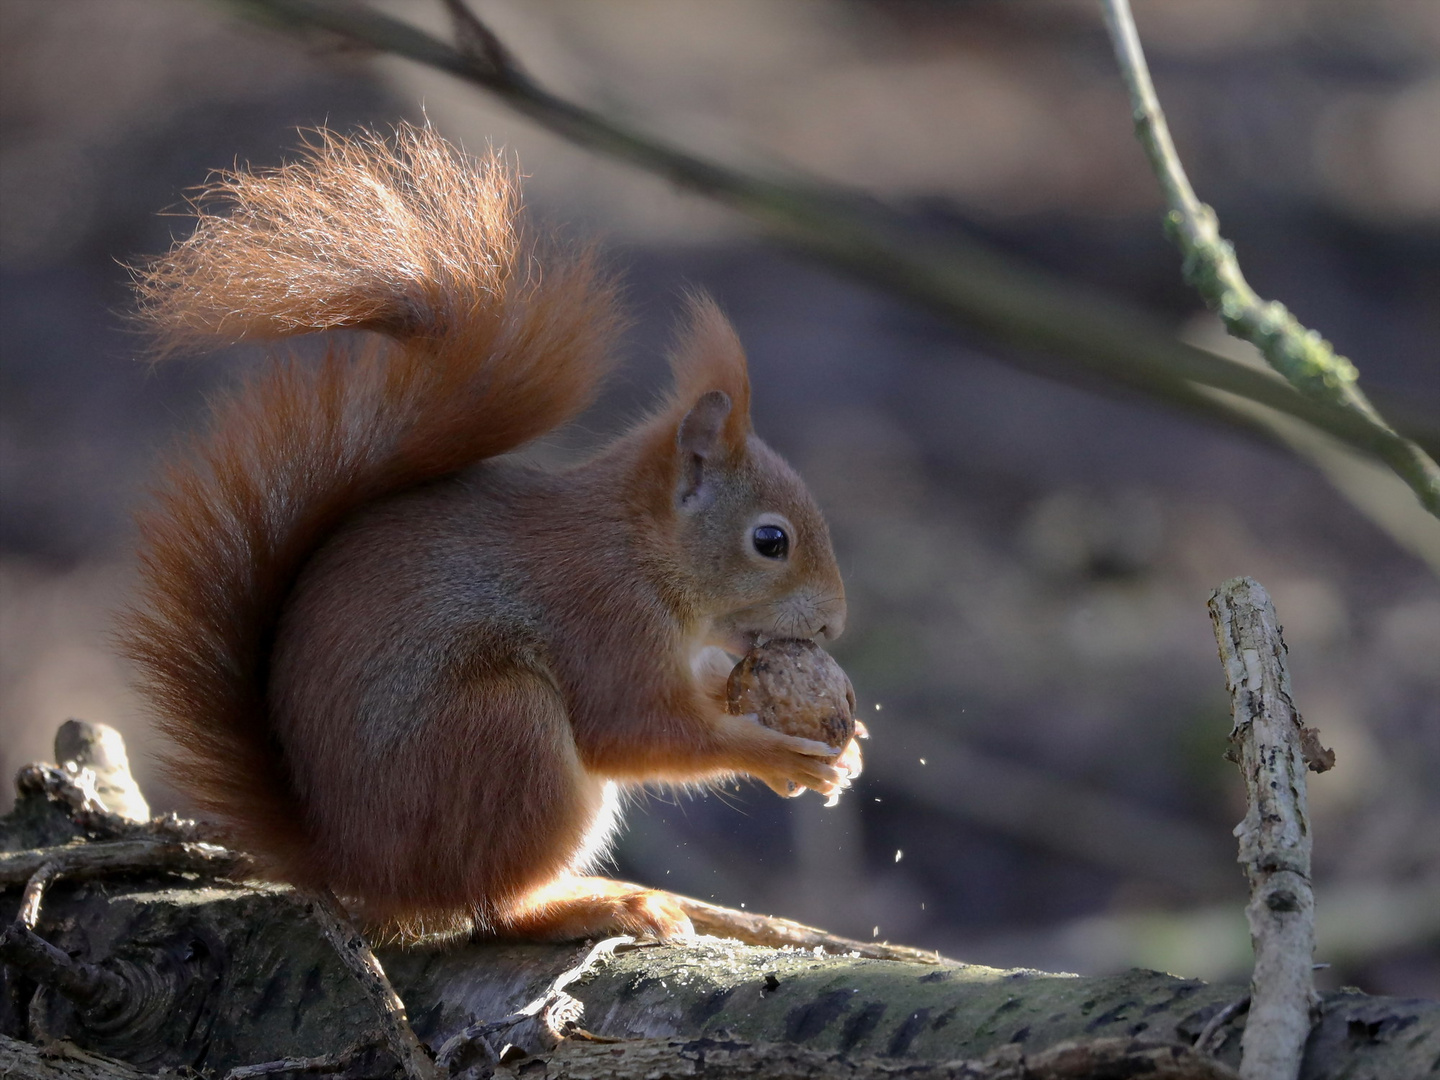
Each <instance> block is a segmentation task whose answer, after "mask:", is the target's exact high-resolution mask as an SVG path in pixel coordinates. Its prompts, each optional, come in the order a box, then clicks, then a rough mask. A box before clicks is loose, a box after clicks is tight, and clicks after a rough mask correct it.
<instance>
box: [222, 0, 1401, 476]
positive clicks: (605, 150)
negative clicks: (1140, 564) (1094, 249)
mask: <svg viewBox="0 0 1440 1080" xmlns="http://www.w3.org/2000/svg"><path fill="white" fill-rule="evenodd" d="M445 2H446V4H447V7H448V8H449V10H450V12H451V14H452V17H454V19H455V21H456V38H457V42H458V44H455V45H452V44H449V43H447V42H444V41H441V40H439V39H437V38H435V37H432V36H430V35H429V34H426V33H425V32H424V31H422V30H419V29H417V28H416V27H415V26H413V25H411V24H410V23H407V22H404V21H403V20H400V19H395V18H392V17H390V16H388V15H384V14H382V13H381V12H379V11H376V10H374V9H372V8H370V7H367V6H365V5H364V4H359V3H347V4H338V3H334V2H333V0H229V3H230V4H231V6H233V7H235V8H237V9H238V10H240V11H243V12H246V13H249V14H252V15H258V16H262V17H264V18H265V19H266V20H267V21H269V22H271V23H278V24H281V25H287V26H289V27H291V28H293V29H296V30H305V29H312V30H324V31H328V32H331V33H335V34H339V35H341V36H342V37H344V38H345V39H347V40H349V41H351V42H357V43H361V44H364V45H367V46H370V47H372V48H375V49H379V50H382V51H384V52H388V53H392V54H394V55H397V56H403V57H406V58H408V59H411V60H414V61H416V62H418V63H422V64H426V65H428V66H430V67H433V68H436V69H438V70H441V71H445V72H448V73H450V74H452V75H454V76H456V77H458V78H461V79H464V80H467V81H469V82H472V83H475V84H476V85H478V86H481V87H483V88H484V89H485V90H487V91H489V92H491V93H493V94H495V95H496V96H497V97H499V98H500V99H501V100H503V101H504V102H505V103H506V104H508V105H509V106H510V107H511V108H513V109H514V110H515V111H517V112H519V113H521V114H522V115H524V116H526V117H528V118H530V119H531V120H533V121H535V122H536V123H537V124H539V125H541V126H542V127H545V128H547V129H549V130H550V131H552V132H555V133H556V134H558V135H560V136H562V137H563V138H566V139H569V140H570V141H571V142H574V143H576V144H578V145H580V146H583V147H586V148H588V149H590V150H594V151H596V152H598V153H602V154H606V155H608V156H610V157H614V158H617V159H619V160H621V161H624V162H626V163H628V164H630V165H634V166H637V167H639V168H641V169H645V170H646V171H648V172H652V173H655V174H656V175H659V176H661V177H663V178H665V179H667V180H669V181H671V182H672V183H674V184H676V185H677V186H680V187H682V188H686V189H688V190H691V191H694V192H697V193H699V194H701V195H704V196H706V197H708V198H711V199H714V200H716V201H718V202H722V203H724V204H725V205H727V206H730V207H731V208H733V209H735V210H737V211H739V212H741V213H744V214H746V215H748V216H749V217H751V218H752V219H754V220H755V221H756V222H757V223H758V224H759V225H761V226H762V227H763V228H765V229H766V230H768V231H769V233H770V234H771V235H772V236H773V237H774V238H775V239H777V240H778V241H780V242H782V243H785V244H788V245H790V246H791V247H794V248H796V249H798V250H801V251H804V252H806V253H807V254H810V255H812V256H814V257H817V258H819V259H820V260H822V261H823V262H825V263H826V264H827V265H829V266H831V267H833V268H835V269H838V270H841V271H843V272H845V273H848V274H851V275H853V276H855V277H857V278H860V279H862V280H864V281H867V282H870V283H872V284H877V285H879V286H880V287H882V288H885V289H887V290H889V291H891V292H892V293H895V294H897V295H900V296H904V297H907V298H909V299H911V300H914V301H917V302H919V303H921V304H924V305H927V306H928V307H930V308H931V309H933V310H935V311H937V312H939V313H940V314H942V315H944V316H946V317H950V318H954V319H957V320H959V321H962V322H964V323H966V324H967V325H970V326H973V327H976V328H978V329H980V330H981V331H983V332H985V333H988V334H991V335H993V336H994V337H996V338H998V339H999V340H1002V341H1007V342H1010V343H1012V344H1015V345H1018V346H1020V347H1022V348H1025V349H1031V350H1038V351H1039V352H1041V353H1048V354H1052V355H1058V356H1062V357H1064V358H1065V359H1066V360H1067V361H1068V362H1069V363H1070V364H1071V365H1073V366H1074V367H1077V368H1079V369H1081V370H1083V371H1088V372H1090V373H1092V374H1094V375H1098V376H1101V377H1103V378H1104V379H1106V380H1107V381H1109V382H1111V383H1115V384H1118V385H1121V386H1126V387H1129V388H1131V389H1135V390H1138V391H1141V392H1143V393H1145V394H1148V395H1150V396H1151V397H1154V398H1157V399H1159V400H1162V401H1165V402H1167V403H1168V404H1170V405H1172V406H1176V407H1179V408H1182V409H1185V410H1187V411H1190V412H1193V413H1199V414H1200V415H1204V416H1208V417H1211V418H1213V419H1220V420H1223V421H1225V422H1227V423H1229V424H1232V425H1238V426H1240V427H1243V428H1245V429H1246V430H1249V431H1251V432H1254V433H1257V434H1260V435H1262V436H1263V437H1264V438H1266V439H1267V440H1272V441H1273V439H1274V436H1273V433H1271V432H1270V430H1269V429H1268V428H1267V427H1265V426H1264V425H1261V424H1257V423H1256V422H1255V421H1254V420H1253V419H1252V418H1251V417H1250V416H1249V415H1248V414H1245V413H1243V412H1242V411H1241V410H1237V409H1235V408H1233V407H1232V406H1231V405H1230V404H1229V403H1228V402H1226V401H1224V400H1219V399H1216V398H1214V397H1212V396H1209V395H1207V394H1205V393H1203V392H1201V390H1200V389H1199V387H1200V386H1203V387H1213V388H1215V389H1220V390H1227V391H1229V392H1230V393H1233V394H1236V395H1239V396H1241V397H1244V398H1248V399H1250V400H1251V401H1255V402H1258V403H1260V404H1263V405H1267V406H1269V407H1270V408H1273V409H1276V410H1278V411H1280V412H1282V413H1288V414H1290V415H1292V416H1295V417H1297V418H1299V419H1301V420H1303V421H1305V422H1306V423H1309V424H1311V425H1313V426H1315V427H1318V428H1320V429H1322V430H1324V431H1327V432H1329V433H1330V434H1332V435H1334V436H1335V437H1336V438H1338V439H1340V440H1342V441H1343V442H1345V443H1347V444H1349V445H1350V446H1352V447H1354V448H1356V449H1358V450H1361V451H1363V452H1365V453H1367V454H1373V455H1375V456H1378V457H1381V458H1382V459H1385V460H1389V459H1388V458H1386V457H1385V455H1386V453H1387V452H1388V450H1389V449H1390V448H1391V447H1392V445H1393V443H1394V441H1395V435H1394V433H1393V432H1391V431H1389V429H1387V428H1385V427H1384V426H1383V425H1379V424H1376V423H1375V422H1374V421H1372V420H1371V419H1369V418H1368V417H1367V416H1365V415H1363V414H1359V413H1356V412H1355V411H1353V410H1346V409H1344V408H1340V407H1338V406H1336V405H1334V404H1333V403H1331V402H1329V401H1319V400H1314V399H1311V398H1307V397H1305V396H1304V395H1302V394H1299V393H1297V392H1296V391H1295V390H1294V389H1293V388H1292V387H1290V386H1289V385H1288V384H1287V383H1286V382H1285V381H1284V380H1283V379H1281V378H1278V377H1276V376H1274V375H1272V374H1271V373H1269V372H1266V371H1261V370H1256V369H1254V368H1251V367H1249V366H1247V365H1245V364H1241V363H1238V362H1236V361H1234V360H1232V359H1229V358H1227V357H1223V356H1219V355H1217V354H1215V353H1212V352H1209V351H1206V350H1204V349H1200V348H1196V347H1194V346H1192V345H1188V344H1185V343H1183V342H1180V341H1176V340H1175V339H1174V337H1173V336H1172V335H1170V334H1169V333H1168V332H1167V331H1166V329H1165V328H1163V327H1162V326H1160V325H1159V324H1158V323H1157V322H1156V321H1155V320H1154V319H1153V318H1152V317H1151V316H1149V315H1148V314H1146V313H1144V312H1141V311H1138V310H1137V309H1135V308H1133V307H1131V306H1129V305H1126V304H1123V303H1120V302H1117V301H1114V300H1112V299H1110V298H1108V297H1104V296H1097V295H1093V294H1088V293H1085V292H1084V291H1083V290H1080V289H1077V288H1076V286H1075V285H1074V283H1073V282H1066V281H1061V280H1059V279H1057V278H1054V277H1051V276H1050V275H1047V274H1045V273H1043V272H1041V271H1037V270H1034V269H1032V268H1030V267H1027V266H1025V265H1024V264H1022V263H1020V262H1019V261H1017V260H1015V259H1012V258H1010V257H1008V256H1005V255H1003V254H1001V253H999V252H997V251H994V250H992V249H990V248H989V247H987V246H985V245H983V244H981V243H979V242H978V241H975V240H973V239H969V238H965V237H961V236H958V235H951V236H947V237H946V238H945V239H944V240H943V241H941V240H936V239H935V238H934V237H933V236H931V235H927V234H925V233H924V232H923V231H921V230H918V229H916V228H915V226H914V223H913V222H911V221H910V220H908V219H907V218H906V217H905V216H904V215H902V214H900V213H897V212H895V211H893V210H891V209H890V208H888V207H886V206H883V205H881V204H880V203H878V202H875V201H873V200H870V199H868V198H866V197H865V196H863V195H860V194H858V193H854V192H848V191H844V190H841V189H836V188H825V187H819V186H807V185H803V184H798V183H791V182H784V181H779V180H775V179H770V178H766V177H760V176H755V175H751V174H748V173H745V172H742V171H740V170H738V169H733V168H730V167H727V166H725V165H721V164H719V163H717V162H714V161H711V160H707V159H705V158H702V157H700V156H698V155H695V154H690V153H686V152H685V151H682V150H680V149H678V148H676V147H674V146H672V145H670V144H669V143H667V142H665V141H664V140H662V139H658V138H655V137H652V136H650V135H648V134H645V133H643V132H641V131H638V130H636V129H634V128H631V127H629V126H628V125H626V124H624V123H621V122H620V121H618V120H616V119H614V118H612V117H609V116H606V115H604V114H601V113H599V112H596V111H594V110H592V109H588V108H586V107H584V106H581V105H577V104H576V103H574V102H571V101H567V100H565V99H563V98H561V97H558V96H557V95H555V94H553V93H551V92H550V91H549V90H548V89H546V88H545V87H543V86H541V85H540V84H538V83H537V82H535V81H534V80H533V79H532V78H531V77H530V76H529V75H528V74H527V73H526V72H525V71H524V69H523V67H521V65H520V64H519V63H518V61H516V59H515V58H514V56H513V54H511V53H510V51H509V50H508V49H506V48H505V47H504V45H503V43H502V42H500V40H499V39H498V37H496V35H495V34H494V33H493V32H492V31H490V30H489V28H488V27H486V26H485V24H484V23H483V22H482V21H481V20H480V19H479V18H478V17H476V16H475V15H474V14H473V12H471V11H470V10H469V9H468V8H466V7H465V6H464V5H463V4H462V3H461V0H445ZM1005 358H1006V359H1007V360H1010V361H1012V362H1016V363H1024V361H1022V360H1021V359H1019V358H1017V357H1014V356H1008V357H1005ZM1052 373H1053V371H1052ZM1196 384H1198V386H1197V385H1196Z"/></svg>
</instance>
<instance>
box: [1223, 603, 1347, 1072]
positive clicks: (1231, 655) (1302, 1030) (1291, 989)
mask: <svg viewBox="0 0 1440 1080" xmlns="http://www.w3.org/2000/svg"><path fill="white" fill-rule="evenodd" d="M1209 607H1210V618H1211V619H1212V620H1213V621H1214V623H1215V640H1216V641H1217V642H1218V643H1219V646H1220V662H1221V664H1222V665H1223V666H1224V668H1225V683H1226V686H1227V687H1228V689H1229V691H1230V698H1231V714H1232V716H1233V718H1234V722H1235V726H1234V729H1233V730H1232V731H1231V733H1230V741H1231V745H1232V750H1231V754H1232V755H1233V759H1234V760H1237V761H1238V763H1239V765H1240V770H1241V772H1242V773H1243V774H1244V776H1245V788H1246V793H1247V795H1248V796H1249V810H1248V811H1247V813H1246V815H1245V820H1244V821H1242V822H1241V823H1240V825H1239V826H1238V827H1237V828H1236V830H1235V834H1236V836H1238V837H1239V838H1240V861H1241V862H1242V863H1243V864H1244V865H1245V875H1246V877H1248V878H1249V879H1250V903H1249V905H1248V906H1247V907H1246V909H1245V915H1246V917H1247V918H1248V919H1249V921H1250V939H1251V942H1252V943H1253V945H1254V948H1255V974H1254V976H1253V977H1252V979H1251V983H1250V993H1251V998H1252V1000H1251V1003H1250V1015H1249V1019H1248V1021H1247V1022H1246V1025H1245V1034H1244V1036H1243V1037H1242V1039H1241V1043H1240V1045H1241V1049H1242V1054H1243V1056H1242V1058H1241V1064H1240V1076H1241V1077H1242V1080H1295V1078H1296V1077H1297V1076H1299V1075H1300V1063H1301V1059H1302V1058H1303V1056H1304V1053H1305V1041H1306V1039H1307V1038H1308V1037H1309V1035H1310V1027H1311V1010H1312V1008H1313V1006H1314V1004H1315V1002H1316V1000H1317V999H1316V996H1315V977H1314V970H1313V964H1314V956H1315V897H1314V893H1313V892H1312V891H1311V887H1310V847H1311V837H1310V822H1309V818H1308V816H1307V814H1306V809H1305V772H1306V768H1307V765H1308V767H1309V768H1311V769H1315V770H1316V771H1317V772H1318V771H1321V770H1322V769H1326V768H1329V767H1330V765H1331V764H1333V761H1334V755H1333V754H1331V753H1330V752H1329V751H1326V750H1323V748H1321V747H1320V745H1319V741H1318V738H1316V737H1315V736H1314V733H1313V732H1311V738H1310V739H1309V740H1308V741H1309V742H1310V743H1311V744H1312V752H1311V754H1310V755H1307V753H1306V750H1305V748H1304V742H1305V741H1306V740H1305V735H1304V733H1305V732H1306V731H1307V730H1309V729H1306V728H1305V727H1304V725H1303V724H1302V723H1301V721H1300V714H1299V712H1298V711H1297V710H1296V708H1295V703H1294V699H1293V697H1292V695H1291V691H1290V675H1289V673H1288V672H1287V671H1286V668H1285V642H1284V640H1283V639H1282V638H1281V636H1280V624H1279V621H1278V619H1277V618H1276V616H1275V607H1274V605H1273V604H1271V602H1270V597H1269V595H1268V594H1266V592H1265V590H1264V589H1263V588H1261V587H1260V585H1259V584H1258V583H1257V582H1255V581H1253V580H1251V579H1250V578H1235V579H1233V580H1231V581H1227V582H1225V584H1223V585H1221V586H1220V588H1219V589H1217V590H1216V591H1215V593H1214V594H1213V595H1212V596H1211V597H1210V605H1209ZM1307 756H1309V758H1310V760H1309V761H1308V763H1307Z"/></svg>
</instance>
